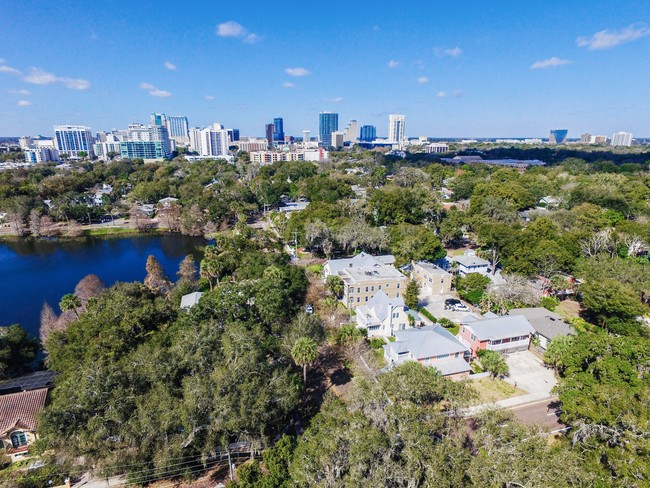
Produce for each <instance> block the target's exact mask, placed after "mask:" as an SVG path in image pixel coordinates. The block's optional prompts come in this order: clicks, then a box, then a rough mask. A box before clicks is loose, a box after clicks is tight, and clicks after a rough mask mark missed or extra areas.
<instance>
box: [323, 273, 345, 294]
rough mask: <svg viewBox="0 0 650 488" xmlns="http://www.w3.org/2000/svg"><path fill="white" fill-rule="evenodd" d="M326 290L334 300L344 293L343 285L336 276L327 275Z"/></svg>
mask: <svg viewBox="0 0 650 488" xmlns="http://www.w3.org/2000/svg"><path fill="white" fill-rule="evenodd" d="M327 288H328V290H329V291H330V293H331V294H332V295H334V296H335V297H336V298H341V297H342V296H343V292H344V291H345V283H344V282H343V279H342V278H341V277H340V276H338V275H329V276H328V277H327Z"/></svg>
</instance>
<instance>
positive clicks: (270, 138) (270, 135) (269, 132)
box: [264, 124, 274, 146]
mask: <svg viewBox="0 0 650 488" xmlns="http://www.w3.org/2000/svg"><path fill="white" fill-rule="evenodd" d="M273 129H274V126H273V124H266V125H265V126H264V132H265V135H266V140H267V142H268V143H269V146H270V145H272V144H273Z"/></svg>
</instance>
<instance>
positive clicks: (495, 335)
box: [458, 315, 535, 357]
mask: <svg viewBox="0 0 650 488" xmlns="http://www.w3.org/2000/svg"><path fill="white" fill-rule="evenodd" d="M534 333H535V329H534V328H533V326H532V325H530V322H528V320H526V317H524V316H522V315H515V316H505V317H496V318H488V319H476V318H474V317H467V318H465V319H464V320H463V321H462V322H461V324H460V331H459V333H458V339H459V340H460V342H462V343H463V344H464V345H466V346H467V347H468V348H469V349H470V350H471V351H472V356H474V357H476V355H477V353H478V351H480V350H482V349H487V350H490V351H497V352H503V353H510V352H516V351H525V350H527V349H528V347H529V345H530V338H531V337H532V335H533V334H534Z"/></svg>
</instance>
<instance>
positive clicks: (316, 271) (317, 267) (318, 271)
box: [305, 264, 323, 276]
mask: <svg viewBox="0 0 650 488" xmlns="http://www.w3.org/2000/svg"><path fill="white" fill-rule="evenodd" d="M305 269H306V270H307V271H309V272H310V273H311V274H313V275H314V276H321V275H322V274H323V265H322V264H310V265H309V266H307V267H306V268H305Z"/></svg>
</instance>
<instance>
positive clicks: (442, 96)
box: [436, 91, 447, 98]
mask: <svg viewBox="0 0 650 488" xmlns="http://www.w3.org/2000/svg"><path fill="white" fill-rule="evenodd" d="M436 96H437V97H438V98H445V97H446V96H447V93H446V92H443V91H439V92H438V93H437V94H436Z"/></svg>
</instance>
